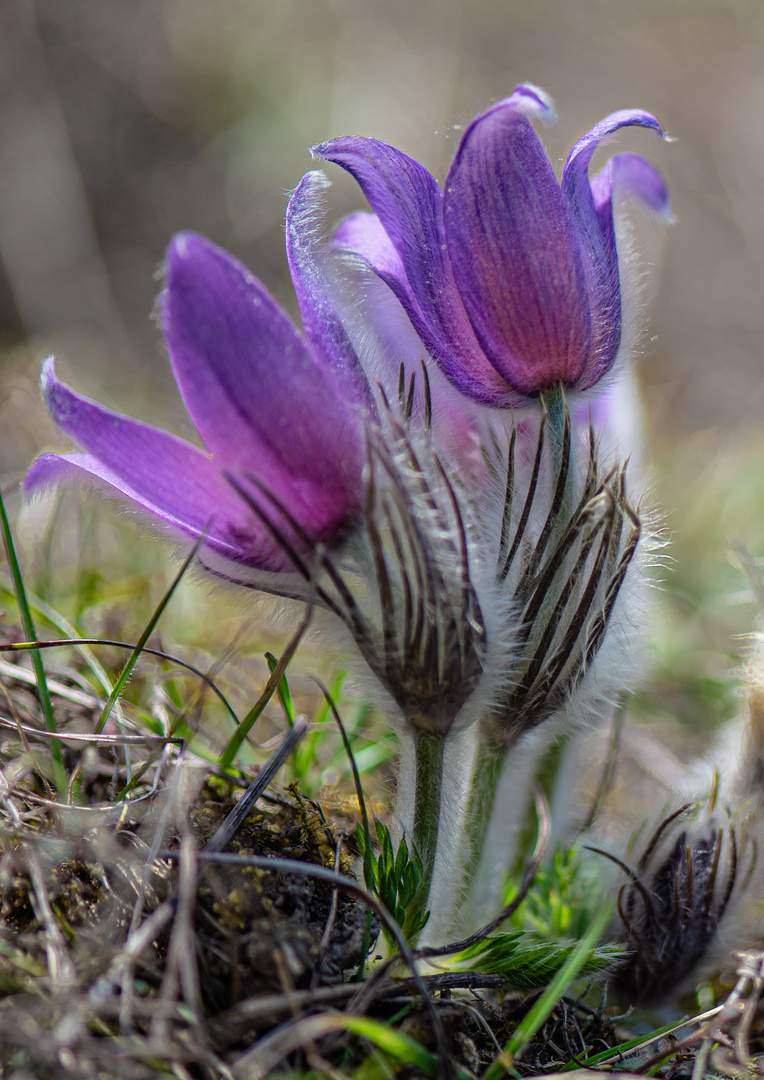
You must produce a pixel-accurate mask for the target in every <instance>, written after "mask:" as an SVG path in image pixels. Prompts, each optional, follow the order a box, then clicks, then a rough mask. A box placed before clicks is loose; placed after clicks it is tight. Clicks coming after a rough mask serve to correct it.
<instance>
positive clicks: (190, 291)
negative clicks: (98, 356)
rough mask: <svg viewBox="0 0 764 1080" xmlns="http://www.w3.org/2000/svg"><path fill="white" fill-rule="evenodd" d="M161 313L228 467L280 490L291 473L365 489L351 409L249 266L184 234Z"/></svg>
mask: <svg viewBox="0 0 764 1080" xmlns="http://www.w3.org/2000/svg"><path fill="white" fill-rule="evenodd" d="M161 311H162V323H163V326H164V331H165V337H166V339H167V346H168V350H169V354H170V360H171V362H172V365H173V369H174V371H175V377H176V379H177V381H178V386H179V388H180V391H181V394H182V396H183V400H184V402H185V404H186V407H187V409H188V411H189V414H190V416H191V418H192V420H193V421H194V423H195V424H196V426H197V428H198V430H199V434H200V435H201V437H202V440H203V441H204V443H205V445H206V446H207V447H208V449H210V450H211V451H212V452H213V454H215V456H216V458H217V459H218V464H219V465H220V466H221V467H233V466H239V467H241V468H249V469H253V470H256V472H257V474H258V476H259V477H260V478H261V479H262V480H263V481H264V482H265V483H266V484H268V485H270V486H272V487H273V488H274V489H276V490H280V489H281V481H282V479H283V478H284V477H285V476H289V475H290V474H292V475H294V476H296V477H304V478H309V479H310V480H312V481H313V482H314V483H316V484H317V485H325V486H326V487H327V489H328V490H330V491H334V492H338V491H339V490H340V489H341V488H343V487H345V488H348V487H351V488H353V490H354V494H355V493H357V490H358V486H359V483H360V466H359V453H360V450H359V447H360V435H359V431H358V424H357V420H356V417H355V413H354V410H353V407H352V406H351V405H348V404H346V403H345V401H344V400H343V399H342V398H341V397H340V396H339V395H338V394H337V392H336V388H335V386H334V385H333V383H332V381H330V379H329V378H327V375H326V373H325V372H324V371H322V370H321V367H320V366H319V364H318V363H317V362H316V359H315V358H314V356H313V355H312V352H311V351H310V349H309V348H308V346H307V345H306V343H305V341H304V340H303V339H302V337H301V336H300V335H299V333H298V332H297V330H296V328H295V327H294V325H293V324H292V322H291V320H290V319H289V318H288V317H287V315H286V314H285V313H284V312H283V311H282V310H281V308H280V307H279V306H278V305H277V304H276V302H275V301H274V299H273V298H272V297H271V295H270V294H269V293H268V291H267V290H266V289H265V288H264V286H263V285H261V284H260V282H259V281H258V280H257V279H256V278H255V277H254V276H253V275H252V274H250V273H249V271H247V270H246V268H245V267H243V266H242V265H241V263H239V262H238V261H237V260H236V259H234V258H233V257H232V256H230V255H229V254H228V253H227V252H225V251H223V250H222V249H220V248H218V247H216V245H214V244H212V243H210V241H208V240H206V239H204V238H203V237H201V236H197V235H196V234H194V233H183V234H181V235H180V236H177V237H176V238H175V239H174V240H173V242H172V244H171V245H170V250H169V253H168V259H167V288H166V289H165V291H164V293H163V294H162V298H161Z"/></svg>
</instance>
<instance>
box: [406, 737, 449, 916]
mask: <svg viewBox="0 0 764 1080" xmlns="http://www.w3.org/2000/svg"><path fill="white" fill-rule="evenodd" d="M445 747H446V740H445V739H444V738H443V736H442V735H433V734H430V733H429V732H424V731H418V732H417V734H416V743H415V760H416V781H415V782H416V787H415V794H414V837H413V840H414V847H415V848H416V849H417V851H418V852H419V858H420V859H421V860H422V880H421V882H420V884H419V888H418V889H417V891H416V895H415V896H414V899H413V901H412V903H411V904H410V905H409V911H410V912H411V914H412V918H413V917H414V916H415V915H416V914H418V913H419V912H420V911H425V910H427V905H428V900H429V897H430V887H431V885H432V872H433V869H434V867H435V852H436V850H437V846H438V829H439V826H440V804H441V797H442V794H443V756H444V751H445ZM408 922H409V920H408V919H407V920H406V923H407V925H404V927H403V930H404V933H406V934H407V936H408V932H409V930H410V926H409V925H408Z"/></svg>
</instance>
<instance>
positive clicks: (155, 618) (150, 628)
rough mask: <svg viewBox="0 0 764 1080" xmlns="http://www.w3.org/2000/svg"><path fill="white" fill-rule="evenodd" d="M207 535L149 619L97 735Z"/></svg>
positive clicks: (198, 543)
mask: <svg viewBox="0 0 764 1080" xmlns="http://www.w3.org/2000/svg"><path fill="white" fill-rule="evenodd" d="M205 535H206V533H202V535H201V536H200V537H199V539H198V540H197V541H196V543H195V544H194V546H193V547H192V548H191V550H190V551H189V553H188V555H187V556H186V558H185V559H184V560H183V565H182V566H181V568H180V570H179V571H178V573H177V574H176V576H175V580H174V581H173V583H172V585H170V588H169V589H168V590H167V592H166V593H165V594H164V596H163V597H162V599H161V600H160V601H159V604H158V605H157V607H156V610H155V611H154V614H153V615H152V616H151V618H150V619H149V621H148V623H147V625H146V629H145V630H144V631H143V633H142V634H141V636H140V637H139V638H138V641H137V642H136V644H135V648H134V649H133V651H132V652H131V653H130V655H129V656H128V658H127V660H126V661H125V666H124V667H123V668H122V671H121V672H120V674H119V677H118V679H117V681H116V682H115V683H114V686H113V688H112V691H111V693H110V694H109V697H108V699H107V701H106V704H105V705H104V707H103V712H102V713H101V716H100V719H99V721H98V723H97V724H96V726H95V733H96V735H99V734H100V733H101V732H102V731H103V729H104V727H105V726H106V721H107V720H108V719H109V717H110V716H111V713H112V710H113V708H114V706H115V704H116V703H117V699H118V698H119V696H120V695H121V693H122V691H123V690H124V688H125V686H126V684H127V680H128V679H129V678H130V676H131V675H132V673H133V668H134V667H135V665H136V664H137V662H138V657H139V656H140V655H141V653H142V652H143V647H144V645H145V644H146V642H147V641H148V640H149V638H150V637H151V635H152V634H153V633H154V629H155V628H156V625H157V623H158V622H159V620H160V619H161V617H162V615H163V613H164V609H165V608H166V607H167V605H168V604H169V602H170V600H171V599H172V596H173V593H174V592H175V590H176V589H177V587H178V585H180V582H181V580H182V578H183V576H184V574H185V573H186V571H187V570H188V568H189V566H190V565H191V563H192V562H193V561H194V559H195V558H196V554H197V552H198V551H199V548H200V547H201V546H202V544H203V543H204V538H205Z"/></svg>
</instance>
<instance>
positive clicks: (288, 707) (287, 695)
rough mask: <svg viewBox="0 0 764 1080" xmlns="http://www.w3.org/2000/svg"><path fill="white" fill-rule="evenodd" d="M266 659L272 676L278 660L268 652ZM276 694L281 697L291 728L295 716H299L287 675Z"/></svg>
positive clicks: (281, 680) (282, 678) (280, 681)
mask: <svg viewBox="0 0 764 1080" xmlns="http://www.w3.org/2000/svg"><path fill="white" fill-rule="evenodd" d="M265 659H266V662H267V664H268V670H269V671H270V673H271V675H272V674H273V672H274V671H275V670H276V667H277V666H278V660H277V659H276V657H275V656H274V655H273V653H272V652H267V653H266V654H265ZM276 692H277V694H278V696H279V701H280V702H281V707H282V709H283V710H284V715H285V716H286V719H287V723H288V724H289V726H290V727H291V726H292V724H293V723H294V720H295V716H296V715H297V714H296V713H295V711H294V702H293V701H292V692H291V690H290V689H289V683H288V682H287V677H286V675H282V676H281V678H280V679H279V684H278V686H277V687H276Z"/></svg>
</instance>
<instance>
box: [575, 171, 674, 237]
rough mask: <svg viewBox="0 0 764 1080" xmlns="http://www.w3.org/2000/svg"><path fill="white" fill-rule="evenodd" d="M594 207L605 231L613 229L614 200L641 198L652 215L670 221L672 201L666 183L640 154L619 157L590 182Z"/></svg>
mask: <svg viewBox="0 0 764 1080" xmlns="http://www.w3.org/2000/svg"><path fill="white" fill-rule="evenodd" d="M591 188H592V195H593V197H594V205H595V207H596V210H597V214H598V215H599V218H600V224H601V225H602V228H603V230H604V229H605V228H606V227H608V228H609V227H610V224H611V222H612V216H613V200H614V198H615V199H616V200H617V199H618V198H621V197H623V198H629V199H638V200H639V201H640V202H641V203H644V205H645V206H646V207H647V208H648V209H649V210H652V211H653V213H655V214H657V215H658V216H659V217H662V218H663V219H664V220H666V221H671V198H670V196H669V190H668V187H667V186H666V181H665V180H664V179H663V177H662V176H661V174H660V173H659V172H658V170H657V169H656V168H655V166H654V165H653V164H652V163H651V162H649V161H648V160H647V159H646V158H643V157H642V156H641V155H640V154H616V155H615V157H612V158H611V159H610V161H608V163H607V165H605V167H604V168H603V169H601V170H600V172H598V173H597V175H596V176H594V177H592V180H591Z"/></svg>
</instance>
